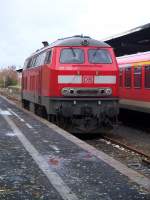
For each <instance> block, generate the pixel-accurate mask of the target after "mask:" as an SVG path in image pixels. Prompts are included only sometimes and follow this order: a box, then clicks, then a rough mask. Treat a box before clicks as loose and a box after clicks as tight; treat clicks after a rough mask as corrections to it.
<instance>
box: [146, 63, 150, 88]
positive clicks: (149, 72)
mask: <svg viewBox="0 0 150 200" xmlns="http://www.w3.org/2000/svg"><path fill="white" fill-rule="evenodd" d="M145 88H150V65H149V66H145Z"/></svg>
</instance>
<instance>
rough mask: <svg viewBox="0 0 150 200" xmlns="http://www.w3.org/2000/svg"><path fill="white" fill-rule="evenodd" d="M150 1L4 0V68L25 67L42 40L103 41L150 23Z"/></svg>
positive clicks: (0, 44) (0, 7)
mask: <svg viewBox="0 0 150 200" xmlns="http://www.w3.org/2000/svg"><path fill="white" fill-rule="evenodd" d="M149 9H150V0H132V1H131V0H0V28H1V30H0V67H4V66H8V65H16V66H17V67H19V66H22V65H23V63H24V60H25V58H26V57H27V56H29V55H30V54H31V53H32V52H33V51H35V50H36V49H38V48H40V47H41V46H42V45H41V41H45V40H47V41H48V42H49V43H51V42H53V41H55V40H56V39H58V38H62V37H67V36H72V35H76V34H83V35H89V36H91V37H92V38H95V39H98V40H101V39H104V38H107V37H110V36H114V35H116V34H119V33H122V32H124V31H127V30H129V29H131V28H135V27H137V26H140V25H143V24H146V23H149V22H150V11H149Z"/></svg>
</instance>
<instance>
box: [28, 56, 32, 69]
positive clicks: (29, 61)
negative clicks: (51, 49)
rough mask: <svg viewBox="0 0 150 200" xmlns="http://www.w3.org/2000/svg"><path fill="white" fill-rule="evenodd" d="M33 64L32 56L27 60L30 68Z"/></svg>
mask: <svg viewBox="0 0 150 200" xmlns="http://www.w3.org/2000/svg"><path fill="white" fill-rule="evenodd" d="M31 64H32V58H30V59H29V60H28V62H27V68H30V67H31Z"/></svg>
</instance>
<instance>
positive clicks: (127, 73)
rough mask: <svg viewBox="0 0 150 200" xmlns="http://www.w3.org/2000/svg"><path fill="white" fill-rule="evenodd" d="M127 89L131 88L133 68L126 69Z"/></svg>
mask: <svg viewBox="0 0 150 200" xmlns="http://www.w3.org/2000/svg"><path fill="white" fill-rule="evenodd" d="M125 87H127V88H130V87H131V67H127V68H125Z"/></svg>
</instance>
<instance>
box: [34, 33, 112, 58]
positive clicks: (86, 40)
mask: <svg viewBox="0 0 150 200" xmlns="http://www.w3.org/2000/svg"><path fill="white" fill-rule="evenodd" d="M55 46H95V47H110V45H108V44H107V43H105V42H102V41H99V40H95V39H92V38H90V37H88V36H82V35H81V36H79V35H76V36H73V37H67V38H62V39H58V40H56V41H55V42H53V43H51V44H50V45H48V46H46V47H43V48H41V49H39V50H37V51H36V52H34V53H33V54H32V55H35V54H37V53H40V52H41V51H43V50H46V49H48V48H51V47H55Z"/></svg>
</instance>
